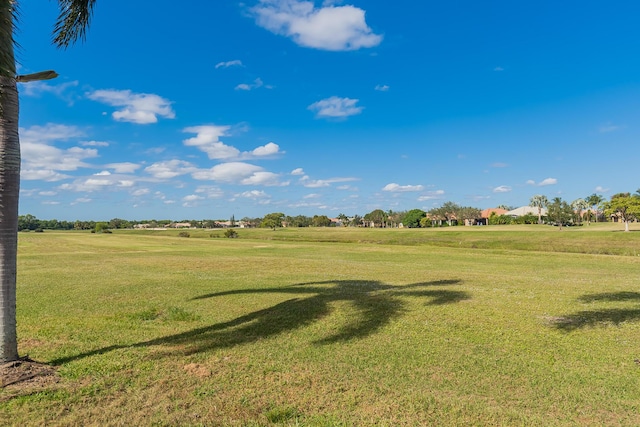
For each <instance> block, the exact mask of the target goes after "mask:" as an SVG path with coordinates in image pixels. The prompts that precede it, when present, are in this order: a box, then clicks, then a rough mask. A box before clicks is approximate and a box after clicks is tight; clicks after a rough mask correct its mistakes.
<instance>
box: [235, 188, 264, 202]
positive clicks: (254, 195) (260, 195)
mask: <svg viewBox="0 0 640 427" xmlns="http://www.w3.org/2000/svg"><path fill="white" fill-rule="evenodd" d="M235 197H242V198H245V199H253V200H256V199H264V198H268V197H269V195H268V194H267V193H265V192H264V191H262V190H251V191H245V192H243V193H240V194H236V195H235Z"/></svg>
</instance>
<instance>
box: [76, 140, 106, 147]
mask: <svg viewBox="0 0 640 427" xmlns="http://www.w3.org/2000/svg"><path fill="white" fill-rule="evenodd" d="M80 145H82V146H83V147H108V146H109V143H108V142H104V141H82V142H80Z"/></svg>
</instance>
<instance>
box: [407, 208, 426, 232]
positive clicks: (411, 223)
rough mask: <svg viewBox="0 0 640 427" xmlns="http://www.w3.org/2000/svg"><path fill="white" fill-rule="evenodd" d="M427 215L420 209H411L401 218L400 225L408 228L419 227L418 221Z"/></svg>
mask: <svg viewBox="0 0 640 427" xmlns="http://www.w3.org/2000/svg"><path fill="white" fill-rule="evenodd" d="M426 216H427V213H426V212H425V211H423V210H422V209H411V210H410V211H408V212H407V213H405V214H404V216H403V217H402V225H403V226H404V227H408V228H418V227H420V221H421V220H422V218H425V217H426Z"/></svg>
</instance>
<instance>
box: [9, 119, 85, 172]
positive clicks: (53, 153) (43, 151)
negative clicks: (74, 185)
mask: <svg viewBox="0 0 640 427" xmlns="http://www.w3.org/2000/svg"><path fill="white" fill-rule="evenodd" d="M82 135H83V133H82V131H80V130H79V129H78V128H76V127H74V126H65V125H56V124H52V123H49V124H47V125H45V126H32V127H30V128H28V129H25V128H21V129H20V137H21V143H20V146H21V152H22V172H21V176H22V178H23V179H26V180H34V179H39V180H45V181H59V180H61V179H64V178H67V176H66V175H63V174H60V173H58V172H57V171H75V170H77V169H78V168H86V167H89V165H88V164H87V163H85V162H84V160H86V159H90V158H94V157H97V156H98V151H97V150H96V149H95V148H80V147H71V148H68V149H65V150H63V149H60V148H57V147H55V146H53V145H51V144H52V143H53V142H54V141H58V140H59V141H65V140H68V139H70V138H74V137H78V136H82Z"/></svg>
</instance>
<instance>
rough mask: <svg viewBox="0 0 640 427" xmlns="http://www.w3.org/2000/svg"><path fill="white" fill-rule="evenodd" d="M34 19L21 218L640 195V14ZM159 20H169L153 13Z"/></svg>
mask: <svg viewBox="0 0 640 427" xmlns="http://www.w3.org/2000/svg"><path fill="white" fill-rule="evenodd" d="M184 3H185V4H187V5H188V6H183V5H182V3H180V6H182V7H176V4H177V3H176V2H175V1H167V0H157V1H154V2H152V3H150V2H142V1H124V0H109V1H106V0H103V1H98V3H97V6H96V9H95V15H94V18H93V21H92V25H91V28H90V30H89V32H88V34H87V38H86V41H85V42H84V43H80V44H77V45H75V46H73V47H71V48H69V49H67V50H59V49H56V48H54V47H53V46H52V45H51V43H50V41H51V29H52V27H53V23H54V21H55V19H56V15H57V11H56V4H57V2H53V1H49V2H46V1H44V2H43V1H42V0H23V1H21V2H20V4H21V22H20V25H19V33H18V35H17V39H18V42H19V44H20V48H19V50H18V58H19V62H20V68H19V73H22V74H26V73H31V72H36V71H41V70H45V69H54V70H56V71H57V72H58V73H59V77H58V78H57V79H54V80H49V81H46V82H33V83H26V84H20V85H19V90H20V102H21V117H20V126H21V146H22V157H23V163H22V184H21V186H22V189H21V201H20V213H21V214H27V213H30V214H33V215H35V216H37V217H38V218H41V219H52V218H57V219H60V220H63V219H66V220H75V219H87V220H88V219H93V220H108V219H111V218H114V217H119V218H126V219H136V220H142V219H152V218H155V219H176V220H180V219H204V218H214V219H223V218H229V217H230V216H231V215H235V217H236V218H242V217H245V216H249V217H259V216H263V215H265V214H266V213H269V212H283V213H285V214H287V215H299V214H302V215H309V216H312V215H316V214H318V215H327V216H330V217H334V216H336V215H338V214H339V213H345V214H347V215H353V214H359V215H364V214H365V213H367V212H370V211H372V210H374V209H377V208H381V209H384V210H389V209H392V210H394V211H399V210H408V209H414V208H421V209H424V210H428V209H430V208H432V207H436V206H438V205H440V204H442V203H444V202H446V201H453V202H456V203H458V204H461V205H466V206H476V207H479V208H487V207H495V206H497V205H501V204H506V205H512V206H520V205H526V204H528V203H529V199H530V198H531V196H533V195H535V194H544V195H546V196H547V197H548V198H552V197H556V196H559V197H562V198H563V199H565V200H567V201H569V202H570V201H572V200H574V199H576V198H579V197H586V196H588V195H590V194H592V193H594V192H596V193H599V194H601V195H603V196H605V197H609V196H610V195H611V194H613V193H615V192H621V191H631V192H633V191H635V190H636V189H637V188H638V187H640V180H639V179H638V178H639V176H640V172H639V170H640V168H638V160H639V159H640V144H638V137H639V136H640V127H639V126H638V125H637V123H638V116H639V115H640V55H639V53H640V26H638V25H637V17H638V16H640V2H637V1H618V2H613V3H607V4H605V3H604V2H602V1H572V0H569V1H563V2H557V1H550V0H549V1H547V0H541V1H536V2H524V1H512V0H497V1H489V2H478V1H468V0H459V1H453V2H435V1H424V2H415V1H407V0H398V1H395V2H393V4H391V3H389V2H387V1H377V0H369V1H364V0H359V1H351V2H350V1H344V2H342V1H324V2H323V1H315V2H312V1H300V0H248V1H246V2H235V1H203V0H200V1H197V0H193V1H190V2H184ZM151 5H152V6H151Z"/></svg>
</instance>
